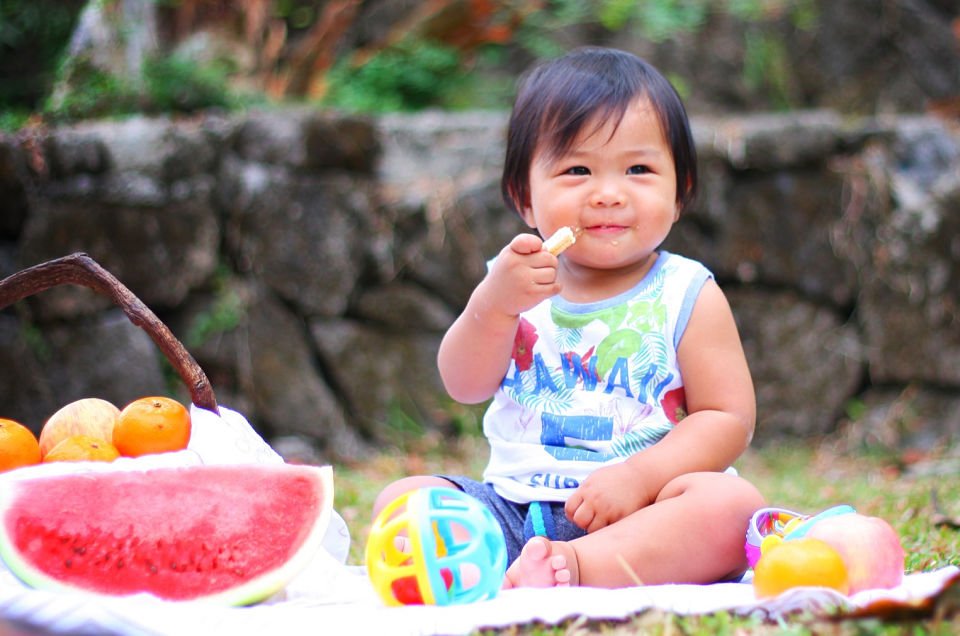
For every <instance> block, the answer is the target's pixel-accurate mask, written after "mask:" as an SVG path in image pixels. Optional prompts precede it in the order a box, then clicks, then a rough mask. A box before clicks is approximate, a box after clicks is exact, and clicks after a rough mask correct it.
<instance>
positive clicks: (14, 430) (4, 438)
mask: <svg viewBox="0 0 960 636" xmlns="http://www.w3.org/2000/svg"><path fill="white" fill-rule="evenodd" d="M39 463H40V443H39V442H38V441H37V436H36V435H34V434H33V431H31V430H30V429H29V428H27V427H26V426H24V425H23V424H21V423H20V422H16V421H14V420H8V419H5V418H0V472H2V471H5V470H11V469H13V468H19V467H21V466H29V465H31V464H39Z"/></svg>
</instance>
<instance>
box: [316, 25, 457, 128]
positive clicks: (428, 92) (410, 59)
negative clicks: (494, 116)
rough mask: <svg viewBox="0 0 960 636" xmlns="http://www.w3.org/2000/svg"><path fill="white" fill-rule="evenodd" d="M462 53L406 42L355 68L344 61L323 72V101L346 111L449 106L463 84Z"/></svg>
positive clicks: (428, 44)
mask: <svg viewBox="0 0 960 636" xmlns="http://www.w3.org/2000/svg"><path fill="white" fill-rule="evenodd" d="M467 79H468V77H467V73H466V72H465V70H464V66H463V61H462V59H461V54H460V52H459V51H458V50H457V49H455V48H453V47H451V46H446V45H443V44H440V43H437V42H428V41H419V40H409V41H404V42H401V43H400V44H398V45H396V46H393V47H390V48H388V49H384V50H382V51H378V52H377V53H375V54H374V55H373V56H372V57H371V58H370V59H369V60H367V62H366V63H365V64H363V65H360V66H355V65H353V64H351V63H350V62H349V61H347V60H344V61H341V62H340V63H339V64H337V65H336V66H334V67H333V69H332V70H331V71H330V73H329V74H328V75H327V82H328V89H327V93H326V95H325V97H324V102H325V103H327V104H329V105H331V106H335V107H338V108H342V109H344V110H350V111H367V112H389V111H409V110H421V109H424V108H427V107H430V106H439V107H443V106H449V105H451V104H452V103H453V102H454V96H455V95H456V94H457V92H458V91H460V90H462V88H463V86H464V84H466V82H467Z"/></svg>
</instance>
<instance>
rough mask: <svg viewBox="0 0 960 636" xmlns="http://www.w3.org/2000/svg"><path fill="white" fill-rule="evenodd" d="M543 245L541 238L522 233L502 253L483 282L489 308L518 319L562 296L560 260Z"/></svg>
mask: <svg viewBox="0 0 960 636" xmlns="http://www.w3.org/2000/svg"><path fill="white" fill-rule="evenodd" d="M542 246H543V241H542V240H540V238H539V237H537V236H534V235H533V234H520V235H518V236H515V237H514V238H513V240H512V241H510V243H509V244H508V245H507V246H506V247H504V248H503V249H502V250H500V254H499V255H498V256H497V258H496V260H495V261H494V263H493V267H492V268H491V269H490V273H489V274H488V275H487V277H486V278H485V279H484V281H483V283H481V285H482V286H484V287H485V288H486V289H485V290H484V297H485V298H486V301H487V303H488V305H489V306H490V307H496V308H498V309H499V310H500V311H502V312H504V313H506V314H508V315H511V316H516V315H519V314H520V312H522V311H526V310H527V309H530V308H532V307H534V306H536V305H537V304H538V303H540V302H541V301H543V300H546V299H547V298H550V297H551V296H555V295H556V294H558V293H560V283H559V282H558V281H557V265H558V264H559V261H558V260H557V257H556V256H554V255H553V254H551V253H550V252H548V251H546V250H544V249H542Z"/></svg>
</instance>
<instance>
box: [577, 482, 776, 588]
mask: <svg viewBox="0 0 960 636" xmlns="http://www.w3.org/2000/svg"><path fill="white" fill-rule="evenodd" d="M764 505H765V503H764V500H763V497H762V496H761V495H760V493H759V492H758V491H757V489H756V488H754V487H753V486H752V485H751V484H750V483H749V482H747V481H746V480H744V479H741V478H739V477H734V476H732V475H727V474H724V473H693V474H689V475H683V476H681V477H678V478H676V479H674V480H673V481H671V482H670V483H668V484H667V485H666V486H665V487H664V489H663V491H662V492H661V493H660V495H659V497H658V498H657V500H656V502H654V503H653V504H651V505H650V506H647V507H646V508H644V509H642V510H638V511H637V512H635V513H633V514H632V515H629V516H627V517H625V518H623V519H621V520H620V521H618V522H617V523H614V524H612V525H610V526H607V527H605V528H602V529H600V530H597V531H596V532H592V533H590V534H588V535H586V536H583V537H580V538H579V539H575V540H573V541H571V542H570V543H569V544H568V545H569V546H570V547H572V549H573V550H574V552H575V554H576V556H577V561H578V563H579V568H578V569H579V571H578V578H579V583H580V585H589V586H593V587H626V586H631V585H636V584H637V581H638V580H639V581H642V582H643V583H645V584H660V583H713V582H716V581H722V580H728V579H731V578H735V577H737V576H739V575H740V574H742V573H743V572H744V571H745V570H746V567H747V562H746V556H745V554H744V550H743V542H744V537H745V536H746V529H747V523H748V521H749V519H750V516H751V515H752V514H753V513H754V511H756V510H757V509H758V508H762V507H763V506H764Z"/></svg>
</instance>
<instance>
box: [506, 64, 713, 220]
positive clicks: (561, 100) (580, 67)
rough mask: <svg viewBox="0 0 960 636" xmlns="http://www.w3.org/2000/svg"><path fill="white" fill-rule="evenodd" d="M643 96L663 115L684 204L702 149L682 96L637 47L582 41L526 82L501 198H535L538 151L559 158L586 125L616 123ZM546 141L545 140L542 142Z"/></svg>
mask: <svg viewBox="0 0 960 636" xmlns="http://www.w3.org/2000/svg"><path fill="white" fill-rule="evenodd" d="M640 97H645V98H646V99H647V100H648V101H649V102H650V106H651V107H652V108H653V110H654V112H655V113H656V115H657V118H658V119H659V120H660V127H661V128H662V129H663V134H664V136H665V137H666V140H667V144H668V145H669V146H670V152H671V154H672V155H673V163H674V167H675V169H676V174H677V203H678V204H679V206H680V209H681V210H682V209H683V208H685V207H686V206H687V204H689V203H690V201H692V200H693V197H694V195H695V194H696V191H697V152H696V148H695V147H694V144H693V135H692V134H691V132H690V123H689V121H688V120H687V112H686V109H685V108H684V107H683V102H682V101H681V99H680V96H679V95H678V94H677V92H676V90H674V88H673V86H672V85H671V84H670V82H668V81H667V79H666V78H665V77H664V76H663V75H661V74H660V72H659V71H657V70H656V69H655V68H654V67H653V66H651V65H650V64H648V63H647V62H645V61H644V60H642V59H640V58H639V57H637V56H636V55H633V54H632V53H626V52H624V51H618V50H616V49H608V48H599V47H584V48H579V49H576V50H574V51H571V52H569V53H567V54H566V55H564V56H563V57H560V58H557V59H555V60H551V61H549V62H546V63H544V64H541V65H539V66H537V67H535V68H534V69H533V70H532V71H531V72H530V73H529V74H527V75H526V76H525V77H524V79H523V81H522V82H521V84H520V89H519V91H518V93H517V98H516V101H515V102H514V106H513V113H512V115H511V116H510V125H509V128H508V130H507V153H506V158H505V160H504V165H503V178H502V179H501V182H500V187H501V191H502V193H503V200H504V202H505V203H506V204H507V207H509V208H511V209H512V210H514V211H515V212H518V213H519V212H520V210H521V208H522V207H523V206H525V205H528V204H529V200H530V165H531V163H532V162H533V155H534V152H536V151H538V150H540V151H542V152H545V153H547V156H548V157H552V158H555V157H559V156H561V155H563V154H564V153H566V152H567V151H568V150H570V146H571V145H572V144H573V142H574V140H576V138H577V136H578V135H579V134H580V132H581V131H582V130H583V128H584V126H588V125H592V126H594V127H595V128H596V129H600V128H601V127H602V126H603V125H604V124H605V123H606V122H607V121H608V120H609V119H611V118H613V119H614V120H615V121H616V123H617V125H619V123H620V121H621V119H622V118H623V115H624V113H625V112H626V110H627V108H628V107H629V106H630V105H631V104H632V103H633V102H634V100H636V99H637V98H640ZM541 145H542V146H541Z"/></svg>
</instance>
